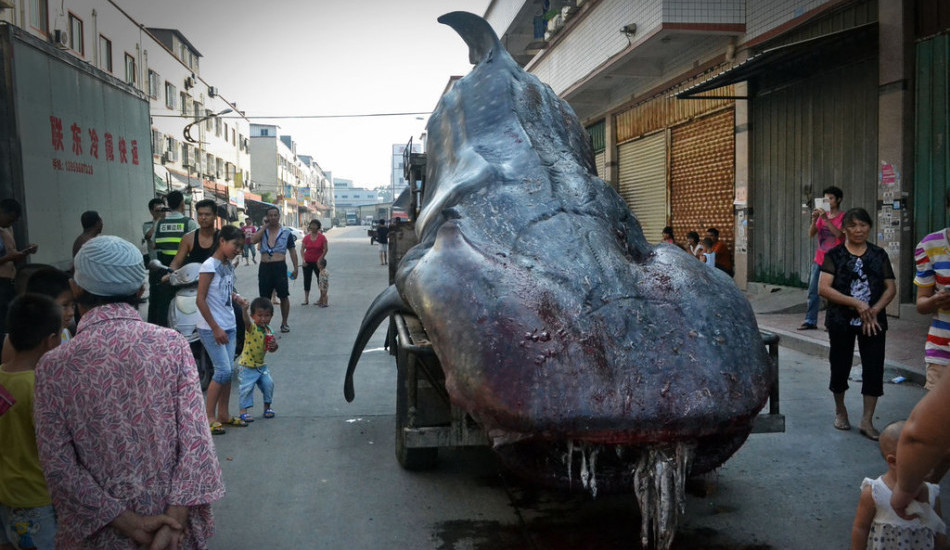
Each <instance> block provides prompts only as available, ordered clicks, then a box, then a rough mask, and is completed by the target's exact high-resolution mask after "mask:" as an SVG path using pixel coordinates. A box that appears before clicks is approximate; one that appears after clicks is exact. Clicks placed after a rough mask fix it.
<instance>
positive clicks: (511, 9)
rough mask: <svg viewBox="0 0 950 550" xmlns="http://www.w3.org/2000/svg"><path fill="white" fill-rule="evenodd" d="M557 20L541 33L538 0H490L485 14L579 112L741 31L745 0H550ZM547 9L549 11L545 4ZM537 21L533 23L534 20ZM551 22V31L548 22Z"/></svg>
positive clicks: (731, 40) (703, 54)
mask: <svg viewBox="0 0 950 550" xmlns="http://www.w3.org/2000/svg"><path fill="white" fill-rule="evenodd" d="M550 5H551V8H552V10H560V13H559V16H558V17H560V21H558V22H557V24H554V25H552V24H551V23H548V24H547V25H546V27H545V35H546V38H540V39H539V38H538V34H539V33H538V32H536V31H540V25H537V20H536V18H537V17H545V15H546V14H542V13H541V10H542V8H541V3H540V2H538V1H537V0H513V1H504V0H494V1H493V2H492V3H491V4H490V5H489V7H488V9H487V10H486V19H488V21H489V23H490V24H491V25H492V27H493V28H494V29H495V30H496V32H497V33H498V34H499V36H500V37H501V39H502V43H503V44H505V46H506V48H507V49H508V51H509V53H511V54H512V56H513V57H514V58H515V60H516V61H517V62H518V63H520V64H522V65H523V66H524V67H525V68H526V70H528V71H530V72H531V73H533V74H535V75H536V76H538V78H540V79H541V80H542V81H544V82H546V83H547V84H549V85H550V86H551V87H552V88H553V89H554V91H555V93H557V94H558V95H559V96H561V97H562V98H564V99H566V100H567V101H568V102H569V103H570V104H571V106H572V107H573V108H574V110H575V111H577V114H578V116H580V118H581V120H584V119H585V118H587V117H590V116H595V115H596V114H598V113H601V112H603V111H604V110H605V109H608V108H610V107H612V106H616V105H618V104H620V103H623V102H625V101H629V99H630V98H631V96H633V95H637V94H640V93H644V92H645V91H648V90H650V89H651V88H653V87H655V86H657V85H659V84H661V83H662V82H664V81H665V80H667V79H669V78H670V77H671V76H674V75H677V74H680V73H682V72H685V71H688V70H690V69H692V68H694V67H697V66H698V65H701V64H702V63H704V62H706V61H708V58H709V57H710V56H711V55H712V53H713V52H715V53H720V54H721V53H723V52H726V51H727V50H729V49H730V48H733V49H734V48H735V44H736V42H737V41H738V39H739V38H740V37H741V36H742V35H744V34H745V30H746V24H745V1H744V0H726V1H723V2H717V3H715V8H714V9H713V8H707V7H704V6H705V5H706V4H704V3H700V2H690V1H689V0H651V1H646V2H630V1H629V0H583V1H580V2H578V1H577V0H551V3H550ZM547 15H550V12H548V14H547ZM536 26H537V28H536ZM552 28H553V29H555V30H554V32H553V33H552V32H551V30H549V29H552Z"/></svg>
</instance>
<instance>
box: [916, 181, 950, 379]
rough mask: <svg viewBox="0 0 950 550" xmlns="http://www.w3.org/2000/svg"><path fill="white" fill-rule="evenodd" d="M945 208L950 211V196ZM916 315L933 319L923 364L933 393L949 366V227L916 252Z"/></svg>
mask: <svg viewBox="0 0 950 550" xmlns="http://www.w3.org/2000/svg"><path fill="white" fill-rule="evenodd" d="M946 201H947V202H946V206H947V208H948V209H950V192H947V198H946ZM914 261H915V262H916V264H917V275H916V276H915V277H914V284H915V285H916V286H917V312H918V313H922V314H924V315H933V319H932V320H931V322H930V328H929V329H928V330H927V343H926V344H925V346H924V361H925V363H926V364H927V382H926V384H925V385H924V387H925V388H927V389H928V390H932V389H934V387H935V386H936V384H937V380H939V379H940V378H941V376H943V372H944V370H946V368H947V365H948V364H950V227H947V228H944V229H941V230H940V231H937V232H935V233H931V234H929V235H927V236H926V237H924V238H923V239H921V241H920V242H919V243H917V246H916V248H915V250H914Z"/></svg>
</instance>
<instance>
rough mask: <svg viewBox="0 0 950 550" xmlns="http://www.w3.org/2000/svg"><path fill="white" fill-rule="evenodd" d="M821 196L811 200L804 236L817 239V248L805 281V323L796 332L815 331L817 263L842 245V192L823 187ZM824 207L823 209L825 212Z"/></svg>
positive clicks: (819, 299) (819, 266) (817, 307)
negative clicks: (811, 204) (806, 234)
mask: <svg viewBox="0 0 950 550" xmlns="http://www.w3.org/2000/svg"><path fill="white" fill-rule="evenodd" d="M821 194H822V198H821V199H815V208H814V210H812V212H811V225H810V226H809V227H808V236H809V237H815V236H817V237H818V248H817V249H816V250H815V261H814V262H813V263H812V265H811V276H810V277H809V278H808V305H807V307H806V309H805V321H804V322H803V323H802V324H801V325H800V326H799V327H798V330H815V329H817V328H818V309H819V307H820V306H821V298H820V297H819V296H818V279H819V276H820V275H821V263H822V262H823V261H824V260H825V253H826V252H828V251H829V250H831V249H832V248H834V247H836V246H838V245H839V244H841V243H843V242H844V231H843V230H842V229H841V222H842V220H843V219H844V212H842V211H841V209H840V207H841V199H843V198H844V192H843V191H842V190H841V189H839V188H837V187H835V186H833V185H832V186H830V187H826V188H825V190H824V191H822V192H821ZM826 205H827V208H825V206H826Z"/></svg>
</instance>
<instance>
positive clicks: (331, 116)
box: [150, 111, 432, 120]
mask: <svg viewBox="0 0 950 550" xmlns="http://www.w3.org/2000/svg"><path fill="white" fill-rule="evenodd" d="M431 114H432V111H420V112H416V113H360V114H346V115H276V116H267V115H254V116H220V117H217V118H224V119H227V118H245V119H248V120H251V119H270V120H277V119H305V118H370V117H389V116H420V115H431ZM150 116H153V117H156V118H186V119H191V118H194V117H193V116H192V115H165V114H153V115H150Z"/></svg>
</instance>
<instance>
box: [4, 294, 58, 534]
mask: <svg viewBox="0 0 950 550" xmlns="http://www.w3.org/2000/svg"><path fill="white" fill-rule="evenodd" d="M62 318H63V312H62V308H60V307H59V306H58V305H57V304H56V302H54V301H53V300H51V299H50V298H48V297H46V296H42V295H39V294H25V295H23V296H20V297H18V298H16V299H15V300H13V302H12V303H11V304H10V313H9V321H10V322H9V323H7V326H8V327H9V329H10V333H9V338H7V340H8V341H9V342H10V343H11V344H12V346H13V358H12V359H11V360H10V361H8V362H4V363H3V364H2V365H0V384H2V385H3V386H4V387H5V388H6V389H7V390H8V391H9V392H10V393H11V394H12V395H13V398H14V400H15V403H14V404H13V406H12V407H11V408H10V410H8V411H7V413H6V414H4V415H2V416H0V448H2V449H3V455H4V456H3V461H2V462H0V525H2V527H3V528H2V529H0V546H5V545H10V544H12V545H13V546H14V547H15V548H39V549H43V548H49V549H52V548H53V538H54V536H55V535H56V516H55V514H54V512H53V504H52V500H51V499H50V496H49V491H48V490H47V488H46V480H45V479H44V477H43V468H42V466H41V465H40V458H39V454H38V451H37V448H36V434H35V433H34V428H33V385H34V381H35V377H34V372H33V369H34V368H35V367H36V364H37V363H38V362H39V360H40V357H42V356H43V354H45V353H46V352H47V351H49V350H51V349H53V348H55V347H56V346H58V345H59V340H60V328H61V325H62Z"/></svg>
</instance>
